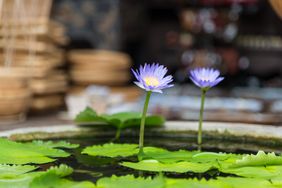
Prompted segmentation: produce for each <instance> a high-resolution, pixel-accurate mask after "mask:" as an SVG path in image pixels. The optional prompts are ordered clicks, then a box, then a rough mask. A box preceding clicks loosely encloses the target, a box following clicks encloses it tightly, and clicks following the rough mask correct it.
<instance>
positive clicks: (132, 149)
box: [81, 143, 167, 158]
mask: <svg viewBox="0 0 282 188" xmlns="http://www.w3.org/2000/svg"><path fill="white" fill-rule="evenodd" d="M165 151H167V150H165V149H162V148H156V147H144V152H145V154H147V153H158V152H160V153H162V152H165ZM138 152H139V148H138V145H137V144H114V143H109V144H104V145H93V146H89V147H86V148H85V149H83V150H82V152H81V153H82V154H88V155H91V156H101V157H111V158H114V157H130V156H135V155H137V154H138Z"/></svg>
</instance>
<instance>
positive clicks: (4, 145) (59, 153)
mask: <svg viewBox="0 0 282 188" xmlns="http://www.w3.org/2000/svg"><path fill="white" fill-rule="evenodd" d="M55 145H56V144H55V143H52V142H47V144H46V145H45V144H44V142H39V141H37V142H34V143H33V142H29V143H20V142H14V141H11V140H8V139H5V138H0V148H1V155H0V164H27V163H35V164H42V163H48V162H52V161H54V160H55V159H53V158H55V157H68V156H69V155H70V154H69V153H67V152H65V151H63V150H61V149H55V148H53V147H57V146H55ZM59 145H60V147H62V143H61V144H59ZM64 145H65V146H66V143H64Z"/></svg>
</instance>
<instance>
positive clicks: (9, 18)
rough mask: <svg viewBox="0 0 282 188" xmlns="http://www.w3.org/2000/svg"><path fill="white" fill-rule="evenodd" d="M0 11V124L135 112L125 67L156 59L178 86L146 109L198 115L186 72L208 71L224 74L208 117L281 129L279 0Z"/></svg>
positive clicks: (88, 3)
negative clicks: (81, 114)
mask: <svg viewBox="0 0 282 188" xmlns="http://www.w3.org/2000/svg"><path fill="white" fill-rule="evenodd" d="M0 12H1V21H0V27H1V30H0V48H1V50H0V58H1V59H0V65H1V67H0V123H1V124H15V123H18V122H23V121H26V122H25V123H22V124H20V125H22V126H24V125H27V124H29V123H32V122H33V123H34V124H36V123H37V124H38V123H39V122H43V121H44V122H45V123H52V122H57V121H68V120H70V119H72V118H73V117H74V116H75V115H76V114H77V113H78V112H80V111H81V110H83V109H84V108H85V107H86V106H90V107H92V108H94V109H95V110H96V111H97V112H98V113H115V112H120V111H140V110H141V108H142V104H143V101H144V93H143V91H142V90H141V89H140V88H138V87H136V86H134V85H133V83H132V81H133V79H134V78H133V77H132V74H131V72H130V68H137V67H139V65H141V64H144V63H145V62H147V63H152V62H157V63H160V64H164V65H165V66H167V67H168V69H169V73H170V74H172V75H173V76H174V80H175V84H176V86H175V87H173V88H171V89H168V90H166V91H165V94H162V95H160V94H156V95H155V94H154V95H153V96H152V100H151V104H150V107H149V111H150V113H157V114H163V115H164V116H166V118H167V119H170V120H197V119H198V111H199V106H200V98H199V96H200V90H199V89H198V88H196V87H195V86H193V85H192V83H191V82H190V81H189V79H188V71H189V70H190V69H192V68H195V67H214V68H217V69H219V70H220V71H221V72H222V74H223V76H224V77H225V80H224V81H223V82H222V83H221V84H220V85H219V86H218V87H216V88H213V89H211V90H210V91H209V92H208V98H207V100H206V111H205V119H206V120H208V121H223V122H244V123H258V124H271V125H282V62H281V61H282V35H281V34H282V19H281V18H282V17H280V16H282V1H280V0H150V1H139V0H103V1H99V0H80V1H77V0H54V1H52V0H0ZM279 15H280V16H279Z"/></svg>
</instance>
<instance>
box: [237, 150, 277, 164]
mask: <svg viewBox="0 0 282 188" xmlns="http://www.w3.org/2000/svg"><path fill="white" fill-rule="evenodd" d="M265 165H282V157H281V156H277V155H275V153H265V152H263V151H259V152H258V153H257V154H256V155H253V154H251V155H245V156H243V158H242V159H238V160H236V162H235V164H234V165H232V167H243V166H265Z"/></svg>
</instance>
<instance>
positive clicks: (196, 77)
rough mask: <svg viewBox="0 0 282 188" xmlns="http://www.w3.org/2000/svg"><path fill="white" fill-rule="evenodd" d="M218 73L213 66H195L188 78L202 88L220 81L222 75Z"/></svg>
mask: <svg viewBox="0 0 282 188" xmlns="http://www.w3.org/2000/svg"><path fill="white" fill-rule="evenodd" d="M219 75H220V72H219V71H218V70H216V69H213V68H196V69H193V70H191V71H190V79H191V80H192V81H193V82H194V84H195V85H197V86H199V87H200V88H202V89H209V88H211V87H213V86H215V85H217V84H218V83H219V82H221V81H222V80H223V79H224V77H219Z"/></svg>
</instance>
